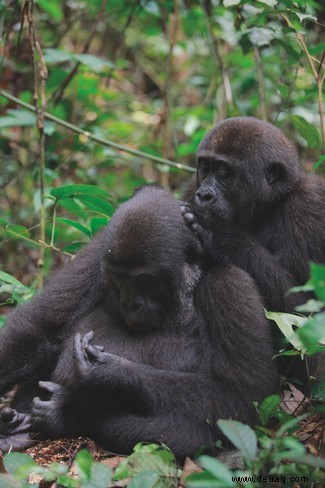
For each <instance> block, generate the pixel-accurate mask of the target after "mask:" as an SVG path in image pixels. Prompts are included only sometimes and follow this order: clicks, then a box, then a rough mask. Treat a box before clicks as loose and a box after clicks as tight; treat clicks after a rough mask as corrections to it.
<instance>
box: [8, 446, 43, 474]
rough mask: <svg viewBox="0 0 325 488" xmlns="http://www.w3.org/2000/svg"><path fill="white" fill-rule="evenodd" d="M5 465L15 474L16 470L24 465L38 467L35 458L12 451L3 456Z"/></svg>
mask: <svg viewBox="0 0 325 488" xmlns="http://www.w3.org/2000/svg"><path fill="white" fill-rule="evenodd" d="M3 465H4V467H5V469H6V471H7V472H8V473H9V474H12V475H14V474H15V473H16V471H17V470H18V469H20V468H22V467H26V466H27V467H28V468H31V467H32V468H37V464H36V462H35V461H34V459H33V458H31V457H30V456H28V455H27V454H23V453H22V452H11V453H10V454H6V455H5V456H4V458H3Z"/></svg>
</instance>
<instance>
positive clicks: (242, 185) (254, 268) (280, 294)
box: [182, 117, 325, 312]
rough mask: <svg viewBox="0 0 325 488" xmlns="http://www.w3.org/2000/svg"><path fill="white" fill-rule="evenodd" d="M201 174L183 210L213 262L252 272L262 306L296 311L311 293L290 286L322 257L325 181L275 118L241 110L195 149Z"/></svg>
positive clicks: (323, 259)
mask: <svg viewBox="0 0 325 488" xmlns="http://www.w3.org/2000/svg"><path fill="white" fill-rule="evenodd" d="M197 159H198V164H197V181H196V182H194V184H193V185H192V186H191V188H189V189H188V192H187V194H186V196H185V199H186V200H187V203H185V204H184V205H183V206H182V212H183V215H184V218H185V220H186V222H187V223H188V225H189V227H190V228H192V230H193V231H194V232H195V234H196V235H197V236H198V237H199V239H200V241H201V243H202V245H203V247H204V250H205V252H206V256H207V259H208V262H209V263H223V264H231V265H234V266H237V267H239V268H241V269H243V270H245V271H246V272H247V273H249V274H250V275H251V276H252V278H253V279H254V282H255V283H256V285H257V287H258V290H259V292H260V294H261V296H262V299H263V302H264V304H265V307H266V308H267V309H268V310H273V311H283V312H284V311H288V312H293V311H294V310H295V307H296V306H297V305H299V304H302V303H305V302H306V301H307V299H308V298H310V296H308V295H307V294H306V293H288V290H290V288H292V287H294V286H298V285H303V284H305V282H306V281H307V280H308V277H309V264H310V262H311V261H313V262H316V263H324V262H325V182H324V179H323V178H322V177H320V176H316V175H312V174H307V173H305V172H304V171H303V170H302V168H301V167H300V165H299V161H298V155H297V152H296V150H295V148H294V146H293V145H292V144H291V142H290V141H288V139H287V138H286V137H285V136H284V135H283V134H282V132H281V131H280V130H279V129H277V128H276V127H274V126H273V125H271V124H269V123H266V122H263V121H261V120H258V119H255V118H253V117H236V118H232V119H227V120H225V121H223V122H221V123H220V124H218V125H216V126H215V127H214V128H213V129H212V130H211V131H210V132H209V133H208V134H207V135H206V136H205V137H204V139H203V140H202V142H201V144H200V146H199V149H198V152H197Z"/></svg>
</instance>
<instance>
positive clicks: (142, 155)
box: [0, 90, 196, 173]
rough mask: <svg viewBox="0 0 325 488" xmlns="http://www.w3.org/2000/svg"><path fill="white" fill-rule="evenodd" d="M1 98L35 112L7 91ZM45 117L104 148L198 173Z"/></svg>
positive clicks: (63, 121) (61, 121)
mask: <svg viewBox="0 0 325 488" xmlns="http://www.w3.org/2000/svg"><path fill="white" fill-rule="evenodd" d="M0 96H3V97H5V98H7V99H8V100H11V101H12V102H15V103H16V104H17V105H19V106H20V107H24V108H26V109H27V110H30V111H31V112H35V107H33V105H31V104H29V103H26V102H23V101H22V100H20V99H19V98H17V97H14V96H13V95H11V94H10V93H8V92H7V91H5V90H0ZM44 117H45V118H46V119H48V120H52V121H53V122H55V123H56V124H59V125H61V126H62V127H65V128H66V129H69V130H71V131H73V132H75V133H76V134H82V135H84V136H86V137H88V139H90V140H92V141H94V142H97V143H98V144H102V145H103V146H106V147H113V148H114V149H116V150H118V151H123V152H126V153H128V154H133V155H134V156H138V157H140V158H144V159H150V160H151V161H155V162H156V163H160V164H166V165H167V166H170V167H172V168H177V169H180V170H184V171H188V172H189V173H195V172H196V170H195V168H192V167H191V166H187V165H185V164H180V163H175V162H174V161H169V160H168V159H164V158H160V157H159V156H154V155H153V154H148V153H145V152H143V151H138V150H136V149H131V148H130V147H127V146H123V145H122V144H117V143H116V142H113V141H109V140H107V139H104V138H102V137H98V136H95V135H93V134H91V132H88V131H86V130H83V129H80V128H79V127H77V126H76V125H73V124H70V122H66V121H65V120H62V119H59V118H58V117H55V115H52V114H50V113H48V112H44Z"/></svg>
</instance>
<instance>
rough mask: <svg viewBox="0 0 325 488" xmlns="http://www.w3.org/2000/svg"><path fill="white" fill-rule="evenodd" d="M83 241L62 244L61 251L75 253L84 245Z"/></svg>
mask: <svg viewBox="0 0 325 488" xmlns="http://www.w3.org/2000/svg"><path fill="white" fill-rule="evenodd" d="M85 244H86V243H85V242H73V243H72V244H68V245H67V246H64V247H63V248H62V249H61V251H62V252H68V253H70V254H76V253H77V252H79V251H80V249H82V248H83V247H84V246H85Z"/></svg>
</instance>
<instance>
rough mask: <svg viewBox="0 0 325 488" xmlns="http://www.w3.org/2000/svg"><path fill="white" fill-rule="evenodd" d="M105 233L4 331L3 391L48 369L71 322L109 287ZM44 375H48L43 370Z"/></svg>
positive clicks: (0, 343)
mask: <svg viewBox="0 0 325 488" xmlns="http://www.w3.org/2000/svg"><path fill="white" fill-rule="evenodd" d="M102 240H103V236H102V234H100V235H98V236H96V237H95V238H94V239H93V240H92V241H91V242H90V243H89V244H88V245H87V246H86V247H85V248H84V249H83V250H82V251H81V252H80V253H79V254H78V255H77V256H76V258H75V259H73V260H72V261H71V262H70V263H69V264H67V265H65V266H64V267H63V268H62V269H61V270H59V271H58V272H57V273H56V274H55V275H54V276H53V277H52V278H51V279H50V281H49V282H48V284H47V285H46V286H45V288H44V289H43V290H42V291H41V292H40V293H39V295H37V296H36V297H35V298H34V299H33V300H32V301H30V302H28V303H26V304H25V305H23V306H20V307H18V308H17V309H16V310H15V311H14V312H13V313H12V314H11V315H10V316H9V318H8V323H7V324H6V326H5V328H4V329H3V330H2V331H1V334H0V394H1V393H4V392H5V391H6V390H8V389H9V388H10V387H12V386H13V385H14V384H16V383H19V382H21V381H22V380H28V379H33V378H35V379H40V377H39V376H38V377H37V375H38V374H39V372H41V373H43V370H44V369H47V367H46V366H45V364H50V363H51V359H52V358H53V359H54V360H55V358H56V357H57V354H58V353H59V350H58V348H59V345H60V343H61V342H62V339H63V337H64V334H65V333H66V327H67V326H68V325H71V324H73V323H74V322H75V321H76V320H78V319H79V318H81V317H83V316H85V315H87V313H89V312H90V311H91V310H92V309H93V308H94V307H95V306H96V304H97V303H99V302H100V301H101V299H102V298H103V296H104V295H105V290H106V289H107V285H106V282H105V281H104V278H103V275H102V272H101V253H100V251H101V250H102V248H103V243H102ZM42 376H43V378H44V375H42Z"/></svg>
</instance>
